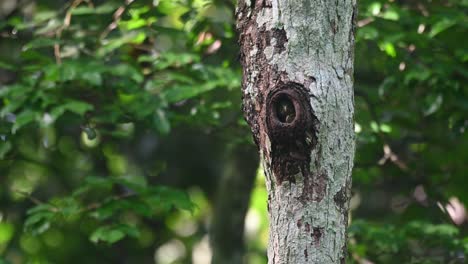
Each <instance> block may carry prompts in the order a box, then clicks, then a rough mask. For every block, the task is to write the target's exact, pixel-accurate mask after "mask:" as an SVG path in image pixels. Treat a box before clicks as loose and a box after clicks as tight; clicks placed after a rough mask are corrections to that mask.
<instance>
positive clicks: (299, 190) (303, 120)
mask: <svg viewBox="0 0 468 264" xmlns="http://www.w3.org/2000/svg"><path fill="white" fill-rule="evenodd" d="M355 10H356V2H355V0H345V1H331V0H322V1H316V0H295V1H292V0H257V1H255V0H239V3H238V9H237V12H236V16H237V26H238V29H239V33H240V39H239V41H240V44H241V62H242V65H243V83H242V86H243V89H242V90H243V103H244V105H243V110H244V115H245V118H246V120H247V122H248V123H249V125H250V127H251V129H252V132H253V135H254V139H255V142H256V143H257V145H258V147H259V151H260V157H261V160H262V163H263V167H264V170H265V175H266V184H267V190H268V210H269V216H270V239H269V247H268V258H269V263H291V264H292V263H294V264H297V263H321V264H322V263H344V262H345V259H346V226H347V214H348V202H349V196H350V187H351V171H352V166H353V158H354V144H355V142H354V129H353V113H354V105H353V104H354V103H353V77H352V75H353V60H354V57H353V56H354V52H353V48H354V16H355Z"/></svg>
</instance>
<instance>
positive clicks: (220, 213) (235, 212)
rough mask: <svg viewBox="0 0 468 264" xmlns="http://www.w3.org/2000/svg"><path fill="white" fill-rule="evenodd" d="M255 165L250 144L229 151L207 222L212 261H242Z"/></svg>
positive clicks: (220, 263) (228, 263)
mask: <svg viewBox="0 0 468 264" xmlns="http://www.w3.org/2000/svg"><path fill="white" fill-rule="evenodd" d="M257 168H258V156H257V155H256V154H255V150H254V147H253V146H251V145H248V146H246V145H240V144H239V145H237V146H235V147H234V148H233V149H232V150H229V152H228V155H227V161H226V164H225V166H224V174H223V176H222V178H221V180H220V182H219V188H218V191H217V194H216V198H215V200H214V211H213V219H212V224H211V226H212V227H211V239H210V240H211V241H210V242H211V248H212V250H213V258H212V261H211V263H213V264H241V263H245V261H244V258H245V256H244V253H245V245H244V223H245V215H246V213H247V210H248V208H249V202H250V195H251V193H252V188H253V185H254V182H255V176H256V173H257Z"/></svg>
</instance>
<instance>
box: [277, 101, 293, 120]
mask: <svg viewBox="0 0 468 264" xmlns="http://www.w3.org/2000/svg"><path fill="white" fill-rule="evenodd" d="M275 112H276V117H277V118H278V120H279V121H280V122H281V123H291V122H292V121H293V120H294V118H295V117H296V109H295V108H294V104H293V102H292V101H291V99H290V98H289V97H288V96H286V95H282V96H280V97H279V98H278V100H277V101H276V105H275Z"/></svg>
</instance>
